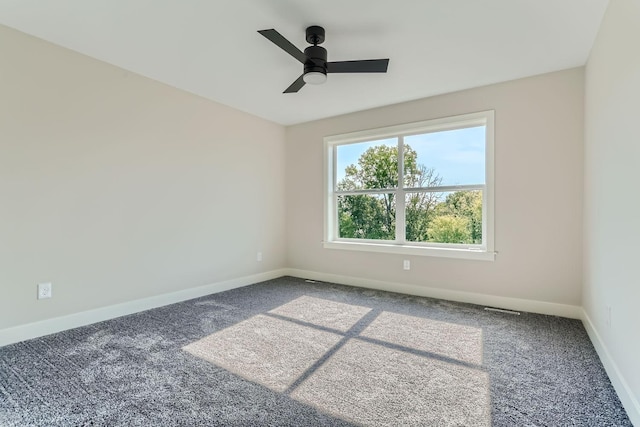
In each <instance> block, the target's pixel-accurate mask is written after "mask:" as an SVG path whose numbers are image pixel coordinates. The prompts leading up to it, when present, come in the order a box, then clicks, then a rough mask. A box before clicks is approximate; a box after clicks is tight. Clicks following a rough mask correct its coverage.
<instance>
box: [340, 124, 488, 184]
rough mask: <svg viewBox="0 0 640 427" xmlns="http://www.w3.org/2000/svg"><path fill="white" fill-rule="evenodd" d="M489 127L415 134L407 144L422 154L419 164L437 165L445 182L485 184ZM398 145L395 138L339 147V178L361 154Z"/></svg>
mask: <svg viewBox="0 0 640 427" xmlns="http://www.w3.org/2000/svg"><path fill="white" fill-rule="evenodd" d="M484 136H485V127H484V126H477V127H471V128H465V129H456V130H450V131H444V132H433V133H427V134H421V135H412V136H407V137H405V138H404V143H405V145H409V146H411V148H413V149H414V150H415V151H416V152H417V153H418V163H419V164H423V165H425V166H427V167H428V168H434V169H435V170H436V173H437V174H438V175H440V176H441V177H442V185H458V184H484V179H485V172H484V160H485V147H484ZM381 144H385V145H391V146H395V145H396V140H395V138H392V139H386V140H378V141H373V142H365V143H357V144H347V145H340V146H338V181H340V180H341V179H343V178H344V170H345V168H346V167H347V166H348V165H351V164H356V163H357V162H358V158H359V157H360V155H361V154H362V153H363V152H365V151H366V150H367V149H368V148H369V147H374V146H376V145H381Z"/></svg>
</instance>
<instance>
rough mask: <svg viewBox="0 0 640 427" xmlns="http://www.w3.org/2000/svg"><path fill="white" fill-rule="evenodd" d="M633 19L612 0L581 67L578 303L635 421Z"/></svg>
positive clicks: (623, 3)
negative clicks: (605, 353) (582, 140)
mask: <svg viewBox="0 0 640 427" xmlns="http://www.w3.org/2000/svg"><path fill="white" fill-rule="evenodd" d="M638 23H640V2H639V1H636V0H615V1H612V2H610V4H609V8H608V10H607V13H606V15H605V18H604V20H603V22H602V26H601V28H600V32H599V34H598V37H597V39H596V42H595V45H594V46H593V49H592V51H591V56H590V58H589V62H588V63H587V67H586V83H585V87H586V99H585V106H586V108H585V125H586V127H585V204H584V212H585V224H584V225H585V227H584V229H585V253H584V293H583V305H584V309H585V311H586V313H587V315H588V316H589V318H590V320H591V322H592V323H593V327H594V328H595V330H596V331H597V333H598V334H599V336H600V339H601V340H602V344H603V345H604V346H605V348H606V349H607V351H608V353H609V356H610V358H611V360H612V361H613V363H615V365H617V369H618V370H619V372H618V376H620V377H622V378H624V380H625V381H626V387H627V388H628V390H627V393H628V394H629V395H630V396H632V397H631V398H630V399H628V400H626V401H625V402H623V403H625V406H626V407H627V411H628V412H629V415H630V416H632V420H633V421H634V422H635V423H637V425H640V368H639V366H640V339H638V337H639V336H640V335H639V332H638V328H639V327H640V311H639V310H638V304H639V303H640V263H639V262H638V254H640V249H639V247H640V246H639V243H640V189H639V188H638V185H639V183H640V168H639V163H640V142H639V140H640V139H639V136H638V135H639V132H638V129H639V128H638V125H639V124H640V50H639V49H638V40H640V26H639V25H638ZM607 307H611V321H610V323H609V322H608V320H607V317H608V313H607ZM610 374H611V372H610ZM619 393H620V390H619ZM634 417H635V418H634Z"/></svg>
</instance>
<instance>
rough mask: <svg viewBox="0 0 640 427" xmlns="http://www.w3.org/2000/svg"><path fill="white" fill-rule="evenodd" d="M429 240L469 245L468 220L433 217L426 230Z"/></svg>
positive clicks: (446, 216)
mask: <svg viewBox="0 0 640 427" xmlns="http://www.w3.org/2000/svg"><path fill="white" fill-rule="evenodd" d="M428 236H429V240H430V241H432V242H440V243H469V240H471V235H470V233H469V220H468V219H467V218H464V217H460V216H453V215H443V216H438V217H435V218H434V219H433V220H432V221H431V224H430V225H429V228H428Z"/></svg>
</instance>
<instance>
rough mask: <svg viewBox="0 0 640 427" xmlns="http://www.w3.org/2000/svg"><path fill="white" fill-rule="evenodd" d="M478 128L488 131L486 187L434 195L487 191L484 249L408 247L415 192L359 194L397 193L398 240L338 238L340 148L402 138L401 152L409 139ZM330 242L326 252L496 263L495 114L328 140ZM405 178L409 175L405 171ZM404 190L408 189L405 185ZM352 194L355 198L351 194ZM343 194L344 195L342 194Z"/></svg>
mask: <svg viewBox="0 0 640 427" xmlns="http://www.w3.org/2000/svg"><path fill="white" fill-rule="evenodd" d="M474 126H485V130H486V135H485V183H484V185H456V186H441V187H432V188H433V191H437V192H447V191H459V190H482V244H479V245H473V244H470V245H461V244H452V243H432V242H407V241H405V236H404V229H405V224H404V218H405V217H404V214H405V212H404V210H405V209H404V203H405V194H406V193H410V192H415V189H413V191H412V189H411V188H403V187H402V186H399V187H398V188H397V189H375V190H361V191H355V192H353V193H362V194H366V193H373V194H382V193H389V192H394V193H395V194H396V203H397V204H396V239H395V240H394V241H389V240H384V241H380V240H367V239H348V238H340V237H339V234H338V221H337V215H338V206H337V200H338V193H337V192H336V186H337V170H336V167H335V165H337V150H336V149H335V147H337V146H339V145H345V144H353V143H358V142H369V141H376V140H382V139H387V138H398V140H399V143H398V144H399V147H402V145H403V139H404V137H406V136H411V135H420V134H425V133H431V132H442V131H447V130H455V129H462V128H468V127H474ZM324 151H325V156H324V160H325V163H324V174H325V176H324V195H325V197H324V242H323V246H324V248H326V249H343V250H354V251H368V252H383V253H391V254H402V255H421V256H436V257H446V258H462V259H471V260H487V261H493V260H495V250H494V111H493V110H489V111H481V112H477V113H470V114H463V115H458V116H452V117H445V118H439V119H433V120H426V121H422V122H416V123H407V124H401V125H395V126H388V127H384V128H378V129H369V130H364V131H358V132H351V133H347V134H342V135H332V136H327V137H325V138H324ZM402 151H403V150H399V153H398V163H399V167H400V169H402V167H403V166H404V160H403V152H402ZM399 173H400V176H403V175H404V174H403V171H402V170H400V171H399ZM400 181H401V182H400V183H399V184H402V180H400ZM349 193H352V192H349ZM340 194H343V193H342V192H341V193H340Z"/></svg>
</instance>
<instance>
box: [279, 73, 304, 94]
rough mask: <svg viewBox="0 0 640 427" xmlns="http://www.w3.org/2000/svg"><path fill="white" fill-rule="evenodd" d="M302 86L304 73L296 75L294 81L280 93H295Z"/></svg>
mask: <svg viewBox="0 0 640 427" xmlns="http://www.w3.org/2000/svg"><path fill="white" fill-rule="evenodd" d="M302 86H304V74H303V75H301V76H300V77H298V79H297V80H296V81H295V82H293V83H291V86H289V87H288V88H286V89H285V90H284V92H282V93H296V92H297V91H299V90H300V89H302Z"/></svg>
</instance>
